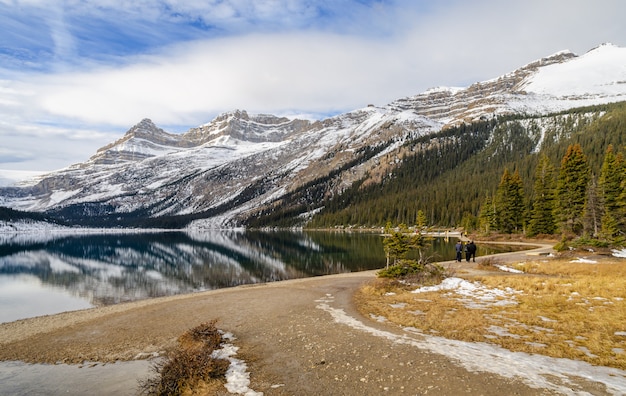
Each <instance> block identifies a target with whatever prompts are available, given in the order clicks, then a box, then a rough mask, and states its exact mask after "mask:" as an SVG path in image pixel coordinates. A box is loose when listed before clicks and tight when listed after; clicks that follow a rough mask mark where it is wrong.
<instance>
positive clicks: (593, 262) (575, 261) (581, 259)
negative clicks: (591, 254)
mask: <svg viewBox="0 0 626 396" xmlns="http://www.w3.org/2000/svg"><path fill="white" fill-rule="evenodd" d="M570 263H582V264H598V262H597V261H596V260H590V259H588V258H584V257H578V258H576V259H574V260H571V261H570Z"/></svg>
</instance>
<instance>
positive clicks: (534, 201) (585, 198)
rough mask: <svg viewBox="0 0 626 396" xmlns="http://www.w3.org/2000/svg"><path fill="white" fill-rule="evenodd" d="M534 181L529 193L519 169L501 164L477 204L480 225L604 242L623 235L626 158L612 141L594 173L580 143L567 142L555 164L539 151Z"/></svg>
mask: <svg viewBox="0 0 626 396" xmlns="http://www.w3.org/2000/svg"><path fill="white" fill-rule="evenodd" d="M533 183H534V187H533V191H532V194H531V195H527V194H525V192H524V187H523V183H522V179H521V177H520V175H519V173H518V172H517V171H515V172H514V173H512V174H511V173H510V172H509V170H508V169H505V170H504V173H503V175H502V178H501V179H500V184H499V185H498V188H497V190H496V192H495V194H494V195H493V196H487V197H486V199H485V201H484V202H483V205H482V207H481V211H480V216H479V224H480V228H481V230H482V231H485V232H489V231H490V230H492V229H493V230H497V231H499V232H504V233H513V232H525V233H526V234H527V235H529V236H535V235H538V234H555V233H557V232H558V233H560V234H562V235H563V236H564V237H565V239H572V238H574V237H581V236H586V237H589V238H593V239H595V240H601V241H603V242H605V243H606V244H613V243H616V244H621V243H623V242H624V241H625V240H626V238H625V237H626V234H625V230H626V162H625V161H624V154H623V153H622V152H617V153H616V152H615V150H614V148H613V145H611V144H609V147H608V148H607V150H606V152H605V155H604V160H603V163H602V166H601V168H600V173H599V174H598V175H596V174H594V173H593V172H592V171H591V167H590V166H589V162H588V160H587V156H586V155H585V154H584V153H583V149H582V147H581V145H580V144H579V143H576V144H573V145H570V146H569V147H568V148H567V151H566V153H565V155H564V156H563V158H562V160H561V162H560V166H559V168H558V170H556V169H555V167H554V165H553V164H552V163H551V162H550V159H549V158H548V157H547V156H546V155H542V156H541V158H540V159H539V164H538V166H537V167H536V170H535V175H534V178H533ZM528 207H529V208H530V209H527V208H528Z"/></svg>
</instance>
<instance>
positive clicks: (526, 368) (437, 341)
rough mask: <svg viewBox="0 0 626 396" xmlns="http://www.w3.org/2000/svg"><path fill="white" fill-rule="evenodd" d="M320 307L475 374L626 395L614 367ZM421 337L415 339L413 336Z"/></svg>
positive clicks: (622, 375)
mask: <svg viewBox="0 0 626 396" xmlns="http://www.w3.org/2000/svg"><path fill="white" fill-rule="evenodd" d="M317 302H318V305H317V306H316V308H318V309H321V310H323V311H325V312H328V313H329V314H330V315H331V317H332V318H333V319H334V320H335V322H337V323H339V324H342V325H346V326H349V327H351V328H353V329H355V330H359V331H362V332H364V333H367V334H371V335H373V336H376V337H381V338H384V339H387V340H389V341H390V342H391V343H394V344H396V345H403V346H410V347H414V348H419V349H423V350H427V351H431V352H434V353H438V354H440V355H443V356H446V357H447V358H450V359H453V360H454V361H456V362H458V364H460V365H461V366H463V367H464V368H465V369H467V370H469V371H472V372H477V373H480V372H487V373H492V374H496V375H500V376H502V377H505V378H509V379H515V380H518V381H522V382H523V383H525V384H526V385H527V386H529V387H532V388H535V389H548V390H553V391H556V392H559V393H562V394H564V395H580V394H581V393H580V392H579V391H577V390H576V389H577V387H578V384H577V383H576V382H575V381H576V379H577V378H582V379H583V380H585V381H588V382H590V383H600V384H603V385H604V386H606V389H607V392H609V393H612V394H626V371H624V370H620V369H615V368H611V367H602V366H593V365H591V364H589V363H586V362H583V361H577V360H571V359H562V358H552V357H548V356H544V355H536V354H528V353H524V352H511V351H509V350H507V349H504V348H501V347H498V346H495V345H492V344H488V343H482V342H464V341H456V340H450V339H447V338H443V337H437V336H433V335H428V334H423V333H420V332H416V331H415V329H414V328H405V329H404V330H405V331H406V333H407V334H404V335H398V334H395V333H391V332H388V331H384V330H379V329H376V328H373V327H370V326H368V325H366V324H364V323H363V322H361V321H359V320H357V319H355V318H353V317H351V316H349V315H348V314H346V313H345V311H344V310H343V309H337V308H333V307H331V305H330V303H331V302H332V299H330V298H325V299H320V300H317ZM416 333H417V335H418V336H419V337H417V338H413V337H411V335H412V334H416ZM582 394H584V393H582Z"/></svg>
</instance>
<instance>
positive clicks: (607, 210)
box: [598, 145, 624, 240]
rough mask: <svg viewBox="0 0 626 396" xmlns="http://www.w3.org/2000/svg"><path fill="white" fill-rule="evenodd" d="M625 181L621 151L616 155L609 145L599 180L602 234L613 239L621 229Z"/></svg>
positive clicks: (608, 238)
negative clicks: (621, 200)
mask: <svg viewBox="0 0 626 396" xmlns="http://www.w3.org/2000/svg"><path fill="white" fill-rule="evenodd" d="M623 181H624V159H623V158H622V155H621V153H619V154H617V155H615V153H614V152H613V146H612V145H609V147H608V148H607V150H606V154H605V156H604V162H603V164H602V169H601V173H600V178H599V180H598V187H599V190H600V202H601V206H602V236H603V237H604V238H605V239H607V240H612V239H613V238H614V237H616V236H617V235H618V233H619V231H620V226H621V225H623V224H624V223H623V219H622V216H621V214H620V211H621V203H620V194H621V193H622V182H623Z"/></svg>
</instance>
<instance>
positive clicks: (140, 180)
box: [0, 44, 626, 227]
mask: <svg viewBox="0 0 626 396" xmlns="http://www.w3.org/2000/svg"><path fill="white" fill-rule="evenodd" d="M624 100H626V49H625V48H620V47H616V46H614V45H610V44H605V45H602V46H600V47H597V48H595V49H593V50H591V51H589V52H588V53H586V54H584V55H582V56H576V55H575V54H572V53H571V52H568V51H563V52H559V53H557V54H554V55H552V56H550V57H547V58H544V59H540V60H538V61H535V62H532V63H529V64H528V65H525V66H523V67H521V68H520V69H518V70H515V71H513V72H511V73H508V74H506V75H503V76H501V77H498V78H496V79H493V80H489V81H485V82H479V83H476V84H473V85H471V86H470V87H467V88H454V89H453V88H438V89H431V90H428V91H426V92H424V93H422V94H419V95H416V96H413V97H409V98H404V99H399V100H397V101H394V102H392V103H390V104H389V105H387V106H384V107H380V108H378V107H373V106H370V107H367V108H364V109H359V110H355V111H352V112H349V113H346V114H341V115H338V116H335V117H332V118H329V119H326V120H322V121H316V122H311V121H307V120H297V119H287V118H281V117H276V116H272V115H249V114H247V113H246V112H245V111H233V112H229V113H225V114H222V115H220V116H218V117H217V118H215V119H214V120H213V121H211V122H209V123H207V124H205V125H202V126H199V127H197V128H193V129H191V130H189V131H188V132H186V133H184V134H180V135H176V134H170V133H167V132H165V131H163V130H162V129H159V128H158V127H157V126H155V125H154V124H153V123H152V122H151V121H150V120H143V121H141V122H140V123H139V124H137V125H135V126H134V127H132V128H131V129H130V130H129V131H128V132H127V133H126V134H125V135H124V136H123V137H122V138H120V139H119V140H117V141H116V142H113V143H111V144H109V145H107V146H105V147H103V148H101V149H100V150H98V151H97V153H96V154H95V155H93V156H92V157H91V158H90V159H89V160H88V161H86V162H85V163H82V164H76V165H73V166H71V167H69V168H67V169H64V170H61V171H58V172H54V173H51V174H48V175H45V176H43V177H41V178H39V179H36V180H34V181H33V182H32V183H31V184H30V185H27V186H23V187H21V188H3V189H0V205H4V206H9V207H12V208H16V209H22V210H31V211H48V212H50V213H52V214H56V215H59V216H61V217H64V218H68V219H70V218H71V219H79V218H92V219H95V218H99V219H103V220H107V221H108V223H107V224H108V225H111V224H116V222H118V223H119V224H120V225H129V224H135V223H134V222H133V219H135V220H136V219H145V218H154V217H162V216H169V217H172V216H178V218H180V217H181V216H183V217H184V219H185V221H184V222H189V221H192V220H195V223H194V224H195V225H196V226H198V225H203V226H210V227H222V226H233V225H237V224H240V223H241V222H242V221H243V220H244V219H246V218H247V217H250V216H254V215H256V213H257V210H258V209H259V208H264V209H265V210H266V211H267V210H270V211H271V208H272V207H279V206H280V205H281V204H282V202H283V201H282V200H283V199H287V198H286V197H292V198H290V199H301V200H303V201H306V202H302V204H303V205H304V206H306V207H307V209H308V210H315V209H316V208H315V203H317V204H319V203H320V202H321V200H322V199H323V198H324V197H325V196H328V195H333V194H340V193H341V192H342V191H343V190H344V189H345V188H347V187H349V186H350V185H351V183H353V182H354V181H356V180H359V179H361V178H363V177H364V176H366V175H369V176H371V177H375V175H376V174H381V173H383V172H385V170H386V169H387V168H388V167H389V166H390V164H393V162H394V161H397V160H398V159H397V156H398V155H399V154H398V150H399V148H400V147H401V146H402V144H403V143H404V142H405V141H406V139H408V138H413V137H416V136H422V135H428V134H432V133H434V132H437V131H439V130H441V129H442V128H443V127H445V126H446V125H451V124H459V123H462V122H467V121H471V120H475V119H479V118H481V117H491V116H492V115H493V114H505V113H534V114H545V113H548V112H552V111H557V110H558V111H561V110H566V109H570V108H576V107H581V106H587V105H592V104H602V103H608V102H618V101H624ZM372 175H373V176H372ZM313 184H317V185H319V188H316V189H314V190H315V191H316V192H315V194H316V195H315V196H310V195H311V194H312V193H311V192H307V193H306V194H308V195H309V196H307V197H302V196H297V198H293V197H295V196H296V195H295V194H296V192H297V191H299V189H300V188H301V187H302V186H307V185H308V186H310V185H313ZM303 210H304V209H303ZM177 225H180V224H177Z"/></svg>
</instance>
